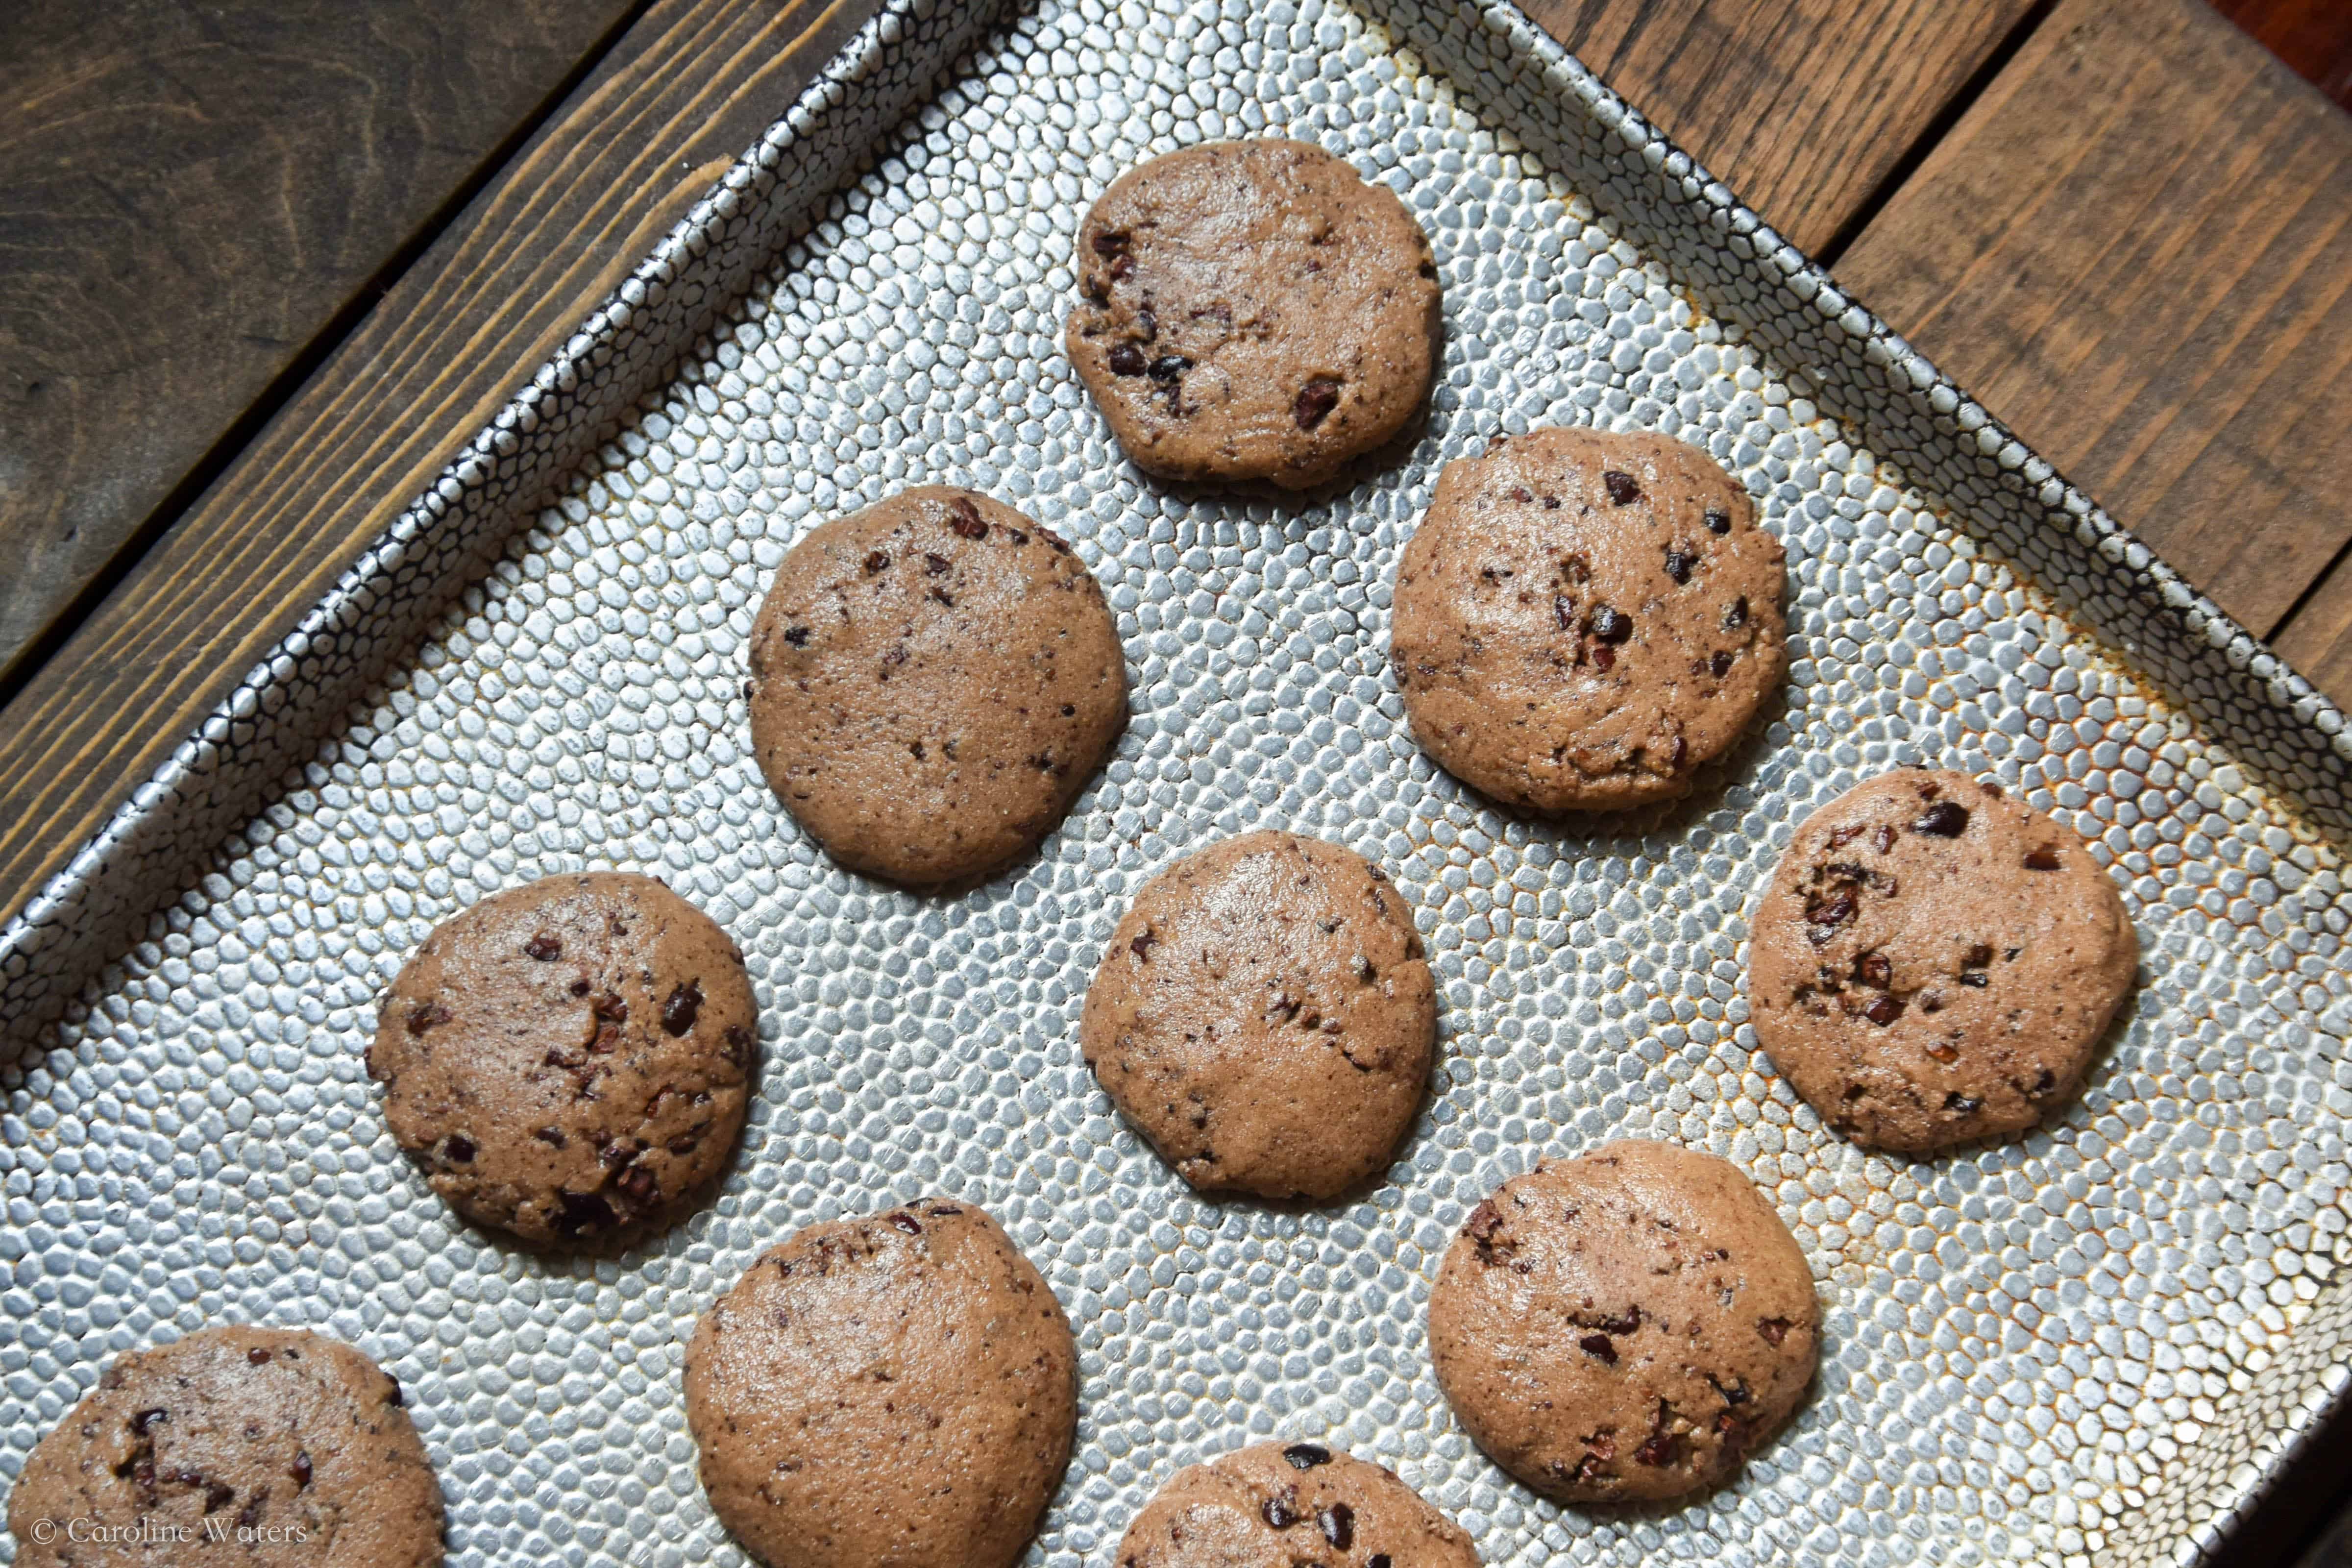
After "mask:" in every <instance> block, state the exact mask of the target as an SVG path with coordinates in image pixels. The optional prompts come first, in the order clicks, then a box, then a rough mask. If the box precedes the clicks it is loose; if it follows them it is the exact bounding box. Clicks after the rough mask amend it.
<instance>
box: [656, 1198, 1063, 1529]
mask: <svg viewBox="0 0 2352 1568" xmlns="http://www.w3.org/2000/svg"><path fill="white" fill-rule="evenodd" d="M686 1418H687V1425H688V1429H689V1430H690V1431H691V1433H692V1434H693V1436H694V1443H695V1447H696V1448H697V1449H698V1450H699V1452H700V1456H701V1472H702V1484H703V1487H704V1488H705V1489H706V1490H707V1491H708V1492H709V1496H710V1506H711V1509H712V1511H714V1512H715V1513H717V1514H718V1516H719V1521H720V1522H722V1523H724V1524H725V1525H726V1526H727V1528H728V1529H729V1530H730V1531H733V1532H734V1535H735V1538H736V1540H737V1541H739V1542H741V1543H742V1545H743V1546H744V1548H745V1549H746V1550H748V1551H749V1552H751V1554H752V1556H754V1557H755V1558H757V1559H758V1560H759V1561H761V1563H767V1564H769V1565H770V1568H950V1565H952V1568H1007V1565H1008V1564H1010V1563H1014V1562H1016V1561H1018V1560H1019V1558H1020V1557H1021V1554H1022V1553H1023V1552H1024V1551H1026V1550H1027V1548H1028V1545H1029V1540H1030V1537H1031V1536H1033V1535H1034V1534H1035V1533H1036V1530H1037V1523H1038V1521H1039V1519H1040V1517H1041V1516H1042V1515H1043V1514H1044V1513H1045V1508H1046V1505H1047V1504H1048V1503H1050V1502H1051V1501H1052V1500H1053V1497H1054V1492H1055V1489H1056V1488H1057V1487H1058V1486H1059V1485H1060V1484H1061V1479H1062V1471H1063V1468H1064V1467H1065V1466H1066V1465H1067V1464H1068V1462H1069V1457H1070V1445H1071V1442H1072V1440H1073V1439H1074V1437H1075V1436H1076V1429H1077V1348H1076V1343H1075V1342H1074V1341H1073V1340H1072V1338H1071V1335H1070V1325H1069V1321H1068V1319H1067V1318H1066V1317H1065V1316H1064V1315H1063V1312H1062V1307H1061V1303H1060V1302H1059V1301H1057V1300H1055V1298H1054V1292H1053V1291H1052V1290H1051V1289H1048V1288H1047V1286H1046V1284H1045V1279H1044V1278H1043V1277H1042V1276H1040V1275H1039V1274H1038V1272H1037V1270H1036V1268H1034V1266H1033V1265H1032V1264H1031V1263H1030V1262H1029V1260H1028V1259H1027V1258H1024V1257H1023V1256H1022V1255H1021V1252H1020V1250H1019V1249H1018V1248H1017V1247H1014V1246H1013V1240H1012V1238H1011V1237H1007V1236H1006V1235H1005V1234H1004V1232H1003V1230H1002V1229H1001V1228H999V1227H998V1226H997V1224H996V1222H995V1220H993V1219H992V1218H991V1217H990V1216H989V1215H987V1214H986V1213H985V1212H984V1211H982V1209H980V1208H979V1207H978V1206H976V1205H971V1204H968V1203H965V1202H963V1201H962V1200H961V1199H957V1198H939V1197H930V1198H923V1199H920V1200H919V1201H917V1202H914V1203H910V1204H906V1205H901V1206H899V1207H898V1208H894V1209H887V1210H885V1211H884V1212H882V1213H880V1214H875V1215H865V1216H864V1217H862V1218H857V1219H849V1220H841V1221H836V1222H834V1223H831V1224H825V1225H814V1226H809V1227H808V1228H806V1229H804V1230H802V1231H799V1232H797V1233H796V1234H794V1235H793V1236H792V1237H790V1238H788V1239H787V1240H785V1241H784V1242H783V1243H782V1244H781V1245H780V1246H777V1247H773V1248H771V1249H770V1250H769V1251H768V1252H766V1253H765V1254H763V1255H762V1256H761V1258H760V1259H759V1260H758V1261H757V1262H755V1263H753V1264H752V1265H751V1268H749V1269H747V1270H745V1271H744V1275H743V1278H742V1279H741V1280H740V1281H739V1282H738V1283H737V1284H736V1285H735V1287H734V1289H730V1291H728V1293H727V1294H726V1295H725V1296H723V1297H721V1298H720V1299H719V1301H718V1302H717V1303H716V1304H715V1305H713V1306H712V1308H711V1309H710V1310H709V1312H707V1313H705V1314H704V1315H703V1318H702V1321H701V1322H700V1323H699V1324H698V1325H697V1326H696V1328H695V1331H694V1338H693V1340H692V1342H690V1343H689V1344H688V1347H687V1352H686Z"/></svg>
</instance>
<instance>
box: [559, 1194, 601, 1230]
mask: <svg viewBox="0 0 2352 1568" xmlns="http://www.w3.org/2000/svg"><path fill="white" fill-rule="evenodd" d="M555 1201H556V1205H557V1206H558V1209H559V1212H558V1213H557V1215H556V1216H555V1228H556V1229H557V1230H558V1231H559V1232H561V1233H562V1234H563V1235H565V1236H585V1235H587V1234H588V1233H589V1232H590V1231H592V1230H601V1229H603V1228H604V1226H609V1225H611V1224H612V1223H613V1205H611V1204H608V1203H606V1202H605V1201H604V1194H601V1193H558V1194H555Z"/></svg>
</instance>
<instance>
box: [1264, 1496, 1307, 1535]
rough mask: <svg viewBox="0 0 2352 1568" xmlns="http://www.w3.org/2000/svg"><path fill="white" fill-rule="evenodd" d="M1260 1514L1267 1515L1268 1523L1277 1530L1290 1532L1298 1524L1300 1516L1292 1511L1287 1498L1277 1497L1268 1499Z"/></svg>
mask: <svg viewBox="0 0 2352 1568" xmlns="http://www.w3.org/2000/svg"><path fill="white" fill-rule="evenodd" d="M1258 1512H1260V1513H1261V1514H1263V1515H1265V1521H1266V1523H1268V1524H1270V1525H1272V1526H1274V1528H1275V1529H1276V1530H1288V1529H1289V1528H1290V1527H1291V1526H1292V1525H1294V1524H1297V1522H1298V1515H1297V1512H1296V1511H1294V1510H1292V1508H1291V1506H1290V1500H1289V1499H1288V1498H1286V1497H1280V1496H1276V1497H1270V1498H1268V1499H1266V1500H1265V1505H1264V1506H1263V1507H1261V1508H1260V1509H1259V1510H1258Z"/></svg>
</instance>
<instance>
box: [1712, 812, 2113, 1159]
mask: <svg viewBox="0 0 2352 1568" xmlns="http://www.w3.org/2000/svg"><path fill="white" fill-rule="evenodd" d="M1748 944H1749V945H1748V1008H1749V1019H1750V1022H1751V1023H1752V1024H1753V1025H1754V1026H1755V1029H1756V1038H1757V1041H1758V1043H1759V1044H1760V1045H1761V1046H1762V1047H1764V1050H1765V1052H1766V1054H1767V1055H1769V1057H1770V1058H1772V1065H1773V1066H1774V1067H1775V1068H1779V1069H1780V1073H1781V1074H1782V1076H1784V1077H1785V1078H1787V1079H1789V1081H1790V1084H1791V1085H1793V1086H1794V1087H1795V1089H1796V1090H1797V1092H1798V1093H1799V1094H1801V1095H1802V1096H1804V1098H1805V1100H1806V1101H1807V1102H1808V1103H1810V1104H1811V1106H1812V1107H1813V1109H1814V1110H1818V1111H1819V1112H1821V1115H1822V1121H1826V1122H1828V1123H1829V1124H1830V1126H1832V1128H1834V1129H1836V1130H1837V1131H1840V1132H1842V1133H1843V1134H1845V1135H1846V1136H1847V1137H1849V1138H1852V1139H1853V1141H1854V1142H1857V1143H1862V1144H1864V1145H1866V1146H1868V1147H1870V1148H1874V1149H1886V1150H1892V1151H1895V1152H1902V1153H1913V1154H1925V1153H1931V1152H1935V1151H1936V1150H1938V1149H1943V1148H1948V1147H1949V1146H1951V1145H1952V1144H1955V1143H1960V1142H1967V1141H1969V1140H1970V1139H1974V1138H1983V1137H1991V1136H2003V1135H2008V1134H2011V1133H2016V1132H2021V1131H2024V1130H2026V1129H2028V1128H2031V1127H2032V1126H2033V1125H2035V1124H2036V1123H2037V1122H2039V1121H2041V1120H2042V1117H2043V1116H2044V1115H2046V1114H2047V1113H2048V1112H2049V1111H2051V1110H2053V1109H2055V1108H2056V1107H2058V1106H2061V1105H2063V1104H2064V1103H2065V1102H2066V1101H2067V1100H2069V1099H2071V1098H2072V1097H2073V1096H2074V1092H2075V1091H2076V1089H2079V1088H2080V1087H2081V1085H2082V1080H2083V1075H2084V1070H2085V1069H2086V1068H2088V1066H2089V1064H2090V1060H2091V1056H2092V1053H2093V1051H2094V1050H2095V1049H2096V1047H2097V1046H2098V1042H2099V1038H2100V1037H2101V1036H2102V1035H2104V1034H2105V1032H2106V1027H2107V1024H2108V1022H2109V1020H2111V1019H2112V1018H2113V1017H2114V1016H2115V1014H2116V1009H2117V1008H2118V1007H2119V1006H2121V1005H2122V1004H2123V1001H2124V998H2125V997H2126V995H2127V994H2129V993H2130V990H2131V985H2132V980H2133V976H2134V973H2135V972H2136V970H2137V966H2138V961H2139V940H2138V936H2137V933H2136V932H2135V931H2133V929H2132V924H2131V920H2130V917H2129V915H2128V914H2127V912H2126V910H2125V908H2124V901H2123V895H2122V894H2121V893H2120V892H2119V891H2118V890H2117V889H2116V885H2115V882H2114V881H2113V879H2110V878H2109V877H2108V876H2107V874H2106V872H2105V871H2104V870H2103V869H2101V868H2100V867H2099V864H2098V862H2097V861H2095V860H2094V859H2093V858H2091V853H2090V850H2089V849H2088V847H2086V846H2085V845H2084V842H2083V840H2082V839H2081V838H2080V837H2076V836H2075V834H2074V831H2073V830H2072V829H2070V828H2066V827H2063V826H2060V825H2059V824H2058V823H2055V822H2053V821H2052V820H2051V819H2050V818H2048V817H2046V816H2042V814H2041V813H2039V812H2036V811H2032V810H2031V809H2029V808H2027V807H2026V806H2024V805H2020V804H2018V803H2017V802H2015V801H2012V800H2010V799H2009V798H2007V797H2006V796H2005V795H2003V794H2002V792H2001V790H2000V787H1999V786H1998V785H1995V784H1982V783H1979V782H1978V781H1977V780H1975V779H1972V778H1970V777H1969V776H1968V775H1967V774H1965V773H1949V772H1945V771H1941V770H1934V769H1927V768H1901V769H1897V770H1896V771H1895V772H1894V773H1887V774H1885V775H1882V776H1881V777H1879V778H1875V779H1873V780H1871V781H1869V782H1868V783H1866V784H1861V785H1859V786H1857V787H1856V788H1854V789H1853V790H1850V791H1848V792H1847V793H1846V794H1844V795H1840V796H1839V797H1838V798H1837V799H1835V800H1833V801H1832V802H1830V804H1829V805H1825V806H1823V807H1822V808H1821V810H1819V811H1817V812H1815V813H1814V814H1813V815H1812V816H1811V817H1810V818H1808V819H1807V820H1806V822H1805V825H1804V826H1802V827H1801V828H1799V829H1798V830H1797V835H1796V837H1795V839H1794V841H1793V842H1791V843H1790V847H1789V850H1788V853H1787V854H1786V855H1785V856H1783V857H1782V858H1781V861H1780V867H1779V868H1778V869H1776V870H1775V871H1774V873H1773V875H1772V879H1771V881H1770V883H1769V885H1768V886H1767V888H1766V889H1765V893H1764V897H1763V899H1762V900H1761V901H1760V902H1759V904H1758V905H1757V908H1756V913H1755V916H1754V918H1753V919H1752V920H1751V921H1750V922H1749V926H1748Z"/></svg>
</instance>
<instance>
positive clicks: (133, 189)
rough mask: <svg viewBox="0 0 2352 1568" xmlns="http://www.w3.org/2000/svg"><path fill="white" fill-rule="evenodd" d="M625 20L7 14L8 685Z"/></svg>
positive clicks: (0, 491) (355, 8) (575, 6)
mask: <svg viewBox="0 0 2352 1568" xmlns="http://www.w3.org/2000/svg"><path fill="white" fill-rule="evenodd" d="M633 3H634V0H522V3H520V4H501V5H480V4H478V3H476V0H382V3H378V4H372V5H350V4H348V3H347V0H246V3H245V4H240V5H204V6H195V5H187V4H185V3H184V0H118V3H115V4H110V5H25V6H16V7H11V8H10V10H9V13H8V21H7V43H6V45H5V47H0V560H5V561H6V562H7V563H9V568H10V569H9V570H8V571H7V572H6V573H5V574H0V679H5V675H6V672H7V670H8V669H9V668H10V666H12V665H13V664H14V663H15V662H16V658H18V656H19V655H20V654H21V653H22V652H23V650H24V649H25V647H26V645H27V644H28V643H29V642H31V641H32V640H33V639H34V638H35V637H37V636H38V635H39V634H40V633H41V631H42V630H43V628H45V627H47V626H48V625H49V624H50V623H51V621H52V620H53V618H54V617H55V616H57V615H58V613H59V611H60V610H62V609H63V608H64V607H65V606H66V605H68V603H70V602H71V601H72V600H73V598H74V597H75V596H76V595H78V594H79V592H80V591H81V589H82V587H83V586H84V584H87V583H89V581H90V580H91V579H92V578H93V577H94V576H95V575H96V574H98V573H99V572H100V570H101V569H102V568H103V567H104V566H105V565H106V563H108V561H109V560H110V558H111V557H112V556H113V555H114V553H115V552H116V551H117V550H119V549H121V548H122V547H123V546H124V545H125V543H126V542H128V541H130V540H131V537H132V535H133V534H134V533H135V532H136V531H139V530H140V528H141V527H142V524H143V523H145V522H146V521H147V520H148V518H149V517H150V516H151V514H152V513H154V512H155V511H156V510H157V509H158V507H159V506H161V505H163V503H164V502H165V500H166V498H167V497H168V496H169V495H171V493H172V492H173V489H175V487H177V486H179V485H180V482H181V480H182V479H183V478H184V476H185V475H187V474H188V473H189V471H190V470H191V469H192V468H195V467H196V466H197V464H198V462H199V460H200V459H202V458H204V456H205V453H206V452H207V451H209V450H211V449H212V448H213V447H214V446H215V443H217V442H218V441H220V440H221V439H222V437H223V436H224V434H225V433H226V432H227V431H228V430H229V429H230V428H231V427H232V426H235V425H236V422H237V421H238V419H239V417H240V416H242V415H243V414H244V413H245V411H246V410H247V407H248V406H249V405H252V404H253V402H254V400H255V399H256V398H257V397H259V396H260V395H262V393H263V391H264V389H265V388H267V387H268V385H269V384H271V383H272V381H274V380H275V379H276V378H277V377H278V376H279V375H280V374H283V373H284V372H285V371H286V370H287V369H288V367H289V365H291V364H293V363H295V362H296V360H297V358H298V357H299V355H301V354H302V353H303V352H304V349H305V347H306V346H307V345H308V344H310V342H312V340H313V339H314V338H315V337H316V336H317V335H318V334H319V333H320V331H321V330H322V329H325V328H327V327H328V325H329V323H330V321H331V320H332V319H333V318H334V317H335V316H336V315H337V313H338V312H339V311H341V310H344V308H345V307H346V306H347V305H348V304H349V303H350V302H351V301H352V300H354V299H355V298H357V297H358V296H359V295H360V294H361V293H362V290H363V289H365V287H366V286H367V284H368V282H369V280H370V279H373V278H374V277H376V276H377V275H378V274H379V273H380V272H381V271H382V270H383V268H384V267H385V266H386V265H387V264H388V263H390V262H392V261H393V260H394V258H395V257H396V256H397V255H398V254H399V253H400V252H401V250H402V248H403V247H404V246H406V245H407V244H408V243H409V242H410V240H411V238H412V237H414V236H415V235H417V233H418V232H419V230H420V229H423V228H425V227H426V226H428V224H429V222H430V220H431V219H432V218H433V217H434V216H435V215H436V214H437V213H439V212H441V211H442V210H443V209H444V208H445V207H446V205H448V204H450V203H451V202H452V201H453V200H454V199H456V198H457V196H458V195H460V193H462V192H463V191H464V190H465V189H466V188H467V186H468V185H470V184H476V183H478V181H479V179H480V178H481V176H482V174H484V173H486V172H487V170H488V168H494V167H496V165H497V163H498V162H499V160H500V159H502V158H503V156H504V154H505V153H506V152H507V151H508V150H509V145H510V143H511V142H512V141H513V140H514V138H515V137H516V136H517V134H518V133H519V132H520V130H521V128H523V127H525V126H527V125H529V124H530V122H531V121H534V120H535V119H537V118H538V117H539V115H540V114H541V112H542V111H543V110H544V109H545V107H546V106H547V105H548V103H549V101H550V100H551V96H552V95H554V94H555V93H557V92H558V91H559V90H560V89H562V86H563V84H564V82H565V81H566V79H568V78H570V77H572V75H573V74H574V73H575V71H576V70H577V68H579V66H580V64H581V62H582V60H583V56H585V55H587V54H589V53H591V52H593V51H594V50H596V49H597V48H599V47H601V46H602V44H603V43H604V40H605V37H606V35H607V34H608V33H609V32H610V30H611V29H612V28H613V27H614V26H616V25H617V24H618V23H619V22H620V21H621V20H622V19H623V18H624V17H625V16H626V15H627V14H628V12H629V11H630V9H631V8H632V5H633Z"/></svg>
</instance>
